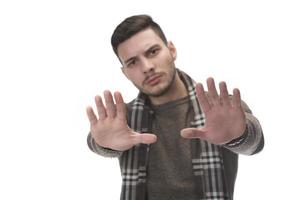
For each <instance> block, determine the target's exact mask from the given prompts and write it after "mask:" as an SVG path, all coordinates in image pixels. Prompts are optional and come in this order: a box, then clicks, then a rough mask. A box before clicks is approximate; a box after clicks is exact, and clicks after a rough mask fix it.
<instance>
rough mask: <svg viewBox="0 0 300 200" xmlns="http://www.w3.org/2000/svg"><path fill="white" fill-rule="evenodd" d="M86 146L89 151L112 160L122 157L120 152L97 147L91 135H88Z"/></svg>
mask: <svg viewBox="0 0 300 200" xmlns="http://www.w3.org/2000/svg"><path fill="white" fill-rule="evenodd" d="M87 144H88V147H89V148H90V150H91V151H93V152H94V153H96V154H98V155H101V156H104V157H110V158H114V157H120V156H121V155H122V151H116V150H112V149H108V148H104V147H101V146H100V145H98V144H97V143H96V141H95V140H94V138H93V137H92V135H91V133H89V134H88V137H87Z"/></svg>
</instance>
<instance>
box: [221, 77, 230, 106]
mask: <svg viewBox="0 0 300 200" xmlns="http://www.w3.org/2000/svg"><path fill="white" fill-rule="evenodd" d="M219 88H220V99H221V102H222V104H223V105H226V106H230V105H231V104H230V99H229V95H228V90H227V85H226V83H225V82H224V81H222V82H220V84H219Z"/></svg>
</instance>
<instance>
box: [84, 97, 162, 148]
mask: <svg viewBox="0 0 300 200" xmlns="http://www.w3.org/2000/svg"><path fill="white" fill-rule="evenodd" d="M104 99H105V106H106V107H105V106H104V104H103V101H102V98H101V96H96V97H95V102H96V106H97V111H98V118H97V116H96V115H95V113H94V111H93V109H92V108H91V107H87V115H88V118H89V121H90V124H91V135H92V137H93V138H94V139H95V141H96V143H97V144H98V145H100V146H102V147H105V148H110V149H113V150H118V151H125V150H128V149H130V148H132V147H133V146H134V145H137V144H139V143H144V144H151V143H154V142H155V141H156V139H157V138H156V136H155V135H154V134H146V133H143V134H140V133H137V132H134V131H133V130H132V129H130V128H129V127H128V125H127V122H126V106H125V103H124V101H123V98H122V95H121V93H119V92H115V93H114V99H115V103H114V100H113V97H112V94H111V92H110V91H104Z"/></svg>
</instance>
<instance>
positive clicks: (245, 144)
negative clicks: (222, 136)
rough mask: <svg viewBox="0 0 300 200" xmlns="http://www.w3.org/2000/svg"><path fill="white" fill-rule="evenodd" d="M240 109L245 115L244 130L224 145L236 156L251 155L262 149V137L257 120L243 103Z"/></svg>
mask: <svg viewBox="0 0 300 200" xmlns="http://www.w3.org/2000/svg"><path fill="white" fill-rule="evenodd" d="M242 107H243V109H244V111H245V114H246V129H245V132H244V133H243V135H242V136H241V137H239V138H237V139H234V140H233V141H231V142H229V143H227V144H225V145H224V147H225V148H227V149H229V150H231V151H232V152H234V153H237V154H244V155H253V154H256V153H258V152H260V151H261V150H262V149H263V147H264V136H263V131H262V127H261V125H260V123H259V121H258V119H257V118H256V117H255V116H254V115H253V114H252V111H251V110H250V108H249V107H248V105H247V104H246V103H245V102H242Z"/></svg>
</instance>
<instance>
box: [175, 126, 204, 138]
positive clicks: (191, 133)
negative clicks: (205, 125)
mask: <svg viewBox="0 0 300 200" xmlns="http://www.w3.org/2000/svg"><path fill="white" fill-rule="evenodd" d="M180 132H181V133H180V135H181V136H182V137H183V138H188V139H193V138H199V139H205V135H206V134H205V132H204V130H201V129H199V128H185V129H182V130H181V131H180Z"/></svg>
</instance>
